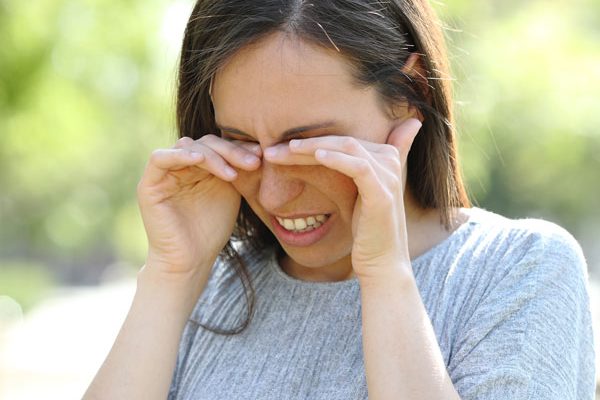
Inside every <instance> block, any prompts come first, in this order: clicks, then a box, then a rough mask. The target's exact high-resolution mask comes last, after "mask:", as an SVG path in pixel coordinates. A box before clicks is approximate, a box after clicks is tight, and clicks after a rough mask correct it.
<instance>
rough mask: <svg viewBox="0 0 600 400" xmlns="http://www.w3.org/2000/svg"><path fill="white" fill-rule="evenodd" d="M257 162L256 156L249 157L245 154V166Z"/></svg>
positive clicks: (249, 155)
mask: <svg viewBox="0 0 600 400" xmlns="http://www.w3.org/2000/svg"><path fill="white" fill-rule="evenodd" d="M257 160H258V158H257V157H256V156H253V155H251V154H247V155H245V156H244V162H245V163H246V164H254V163H255V162H256V161H257Z"/></svg>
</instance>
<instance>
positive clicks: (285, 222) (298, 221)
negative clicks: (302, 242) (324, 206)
mask: <svg viewBox="0 0 600 400" xmlns="http://www.w3.org/2000/svg"><path fill="white" fill-rule="evenodd" d="M275 218H276V219H277V222H279V225H281V226H282V227H283V228H284V229H285V230H287V231H290V232H294V233H301V232H309V231H312V230H313V229H316V228H318V227H320V226H321V225H323V223H325V221H327V219H328V218H329V216H328V215H327V214H317V215H311V216H309V217H306V218H294V219H291V218H281V217H275Z"/></svg>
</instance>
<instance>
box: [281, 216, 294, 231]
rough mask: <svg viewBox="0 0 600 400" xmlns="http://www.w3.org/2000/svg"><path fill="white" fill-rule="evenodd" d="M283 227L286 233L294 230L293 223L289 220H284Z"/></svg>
mask: <svg viewBox="0 0 600 400" xmlns="http://www.w3.org/2000/svg"><path fill="white" fill-rule="evenodd" d="M283 226H284V227H285V229H287V230H288V231H291V230H292V229H294V221H292V220H291V219H287V218H286V219H284V220H283Z"/></svg>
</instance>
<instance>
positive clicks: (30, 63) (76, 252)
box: [0, 0, 600, 323]
mask: <svg viewBox="0 0 600 400" xmlns="http://www.w3.org/2000/svg"><path fill="white" fill-rule="evenodd" d="M192 5H193V2H192V1H183V0H181V1H166V0H143V1H142V0H120V1H115V0H34V1H19V0H0V38H1V39H2V41H1V42H0V295H6V296H10V297H11V298H12V299H14V300H16V302H18V303H19V304H20V306H21V307H22V308H23V310H24V311H25V314H27V312H28V310H31V309H33V308H34V307H35V306H36V305H38V304H40V302H43V301H44V299H45V298H46V296H48V295H50V294H52V293H55V291H56V288H63V287H68V286H73V285H75V286H81V285H88V286H89V285H97V284H99V283H102V282H105V281H109V280H111V279H112V278H114V277H115V276H122V275H132V274H135V271H136V270H137V269H138V268H139V266H140V265H141V264H142V263H143V260H144V255H145V237H144V232H143V229H142V225H141V221H140V218H139V215H138V211H137V205H136V198H135V187H136V184H137V181H138V179H139V177H140V175H141V171H142V168H143V165H144V163H145V161H146V158H147V156H148V154H149V153H150V152H151V151H152V149H154V148H156V147H160V146H170V145H171V144H172V143H173V141H174V140H175V137H176V133H175V128H174V118H173V110H174V107H173V104H174V98H173V89H174V80H175V75H176V61H177V53H178V48H179V42H180V40H181V35H182V31H183V28H184V24H185V22H186V20H187V16H188V15H189V12H190V10H191V7H192ZM434 6H435V8H436V9H437V10H438V11H439V13H440V16H441V17H442V19H443V23H444V25H445V26H446V28H447V29H446V32H447V36H448V39H449V40H448V46H449V50H450V54H451V59H452V64H453V68H454V75H455V78H456V81H455V93H456V104H457V105H456V110H457V115H458V130H459V132H460V151H461V155H462V165H463V167H464V173H465V177H466V179H467V182H468V185H469V189H470V194H471V196H472V199H473V201H474V203H476V204H478V205H480V206H482V207H485V208H488V209H490V210H493V211H496V212H498V213H501V214H504V215H507V216H510V217H525V216H532V217H541V218H545V219H548V220H551V221H554V222H557V223H558V224H560V225H562V226H564V227H565V228H567V229H568V230H569V231H570V232H571V233H572V234H573V235H574V236H575V237H576V238H577V239H578V240H579V242H580V243H581V245H582V247H583V249H584V253H585V254H586V257H587V259H588V262H589V268H590V275H591V278H592V279H593V280H596V279H598V278H600V246H597V245H596V243H597V242H598V236H600V201H599V198H600V98H599V95H598V93H600V2H599V1H597V0H575V1H566V0H554V1H541V0H539V1H533V0H530V1H523V0H521V1H516V0H504V1H501V2H500V1H494V0H479V1H460V0H459V1H447V2H445V1H444V2H442V1H440V2H435V4H434ZM1 308H2V307H0V317H1V316H2V312H3V311H2V310H1ZM6 313H8V312H5V314H6ZM1 321H2V318H0V323H1Z"/></svg>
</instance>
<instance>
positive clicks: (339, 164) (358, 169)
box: [315, 149, 383, 203]
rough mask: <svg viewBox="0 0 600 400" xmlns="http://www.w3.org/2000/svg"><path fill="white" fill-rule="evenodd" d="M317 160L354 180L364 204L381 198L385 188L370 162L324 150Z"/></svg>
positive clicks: (317, 154)
mask: <svg viewBox="0 0 600 400" xmlns="http://www.w3.org/2000/svg"><path fill="white" fill-rule="evenodd" d="M315 159H316V160H317V161H318V162H319V163H320V164H321V165H323V166H325V167H327V168H330V169H333V170H335V171H338V172H340V173H342V174H344V175H346V176H348V177H350V178H352V180H354V183H355V184H356V187H357V188H358V191H359V193H360V195H361V197H362V199H363V202H366V203H371V202H375V201H377V199H380V198H381V195H382V189H383V186H382V184H381V182H380V180H379V177H378V176H377V172H376V171H375V168H374V166H373V165H372V164H371V163H370V162H369V161H368V160H366V159H364V158H361V157H355V156H352V155H349V154H346V153H343V152H338V151H331V150H324V149H319V150H317V151H316V152H315Z"/></svg>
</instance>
